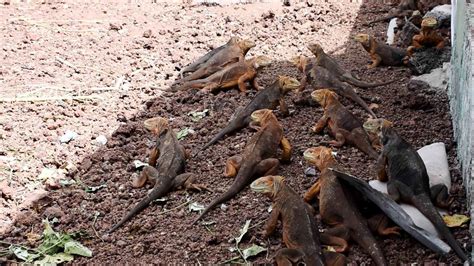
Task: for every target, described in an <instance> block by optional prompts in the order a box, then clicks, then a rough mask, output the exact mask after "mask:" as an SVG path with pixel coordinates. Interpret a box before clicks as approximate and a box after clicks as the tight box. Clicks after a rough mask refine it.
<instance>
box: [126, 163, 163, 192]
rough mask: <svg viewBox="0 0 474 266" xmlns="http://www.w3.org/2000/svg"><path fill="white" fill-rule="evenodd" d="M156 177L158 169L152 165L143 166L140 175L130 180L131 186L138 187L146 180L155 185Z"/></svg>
mask: <svg viewBox="0 0 474 266" xmlns="http://www.w3.org/2000/svg"><path fill="white" fill-rule="evenodd" d="M157 179H158V170H156V168H155V167H152V166H149V165H148V166H145V167H144V168H143V170H142V172H141V173H140V175H138V176H136V177H134V178H133V180H132V187H134V188H140V187H143V186H144V185H145V184H146V182H147V181H148V182H150V183H151V184H152V185H155V183H156V180H157Z"/></svg>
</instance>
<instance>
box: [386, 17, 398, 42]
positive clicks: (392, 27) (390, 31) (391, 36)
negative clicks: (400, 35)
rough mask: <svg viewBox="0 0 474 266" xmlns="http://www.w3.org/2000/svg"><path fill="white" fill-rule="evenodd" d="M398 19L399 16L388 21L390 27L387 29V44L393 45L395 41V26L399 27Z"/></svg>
mask: <svg viewBox="0 0 474 266" xmlns="http://www.w3.org/2000/svg"><path fill="white" fill-rule="evenodd" d="M397 19H398V18H392V19H391V20H390V23H388V29H387V44H388V45H392V44H393V41H394V40H395V28H396V27H397Z"/></svg>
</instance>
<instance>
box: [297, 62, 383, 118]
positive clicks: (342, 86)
mask: <svg viewBox="0 0 474 266" xmlns="http://www.w3.org/2000/svg"><path fill="white" fill-rule="evenodd" d="M315 61H316V60H315V59H313V58H309V59H308V58H305V57H304V56H299V57H294V58H293V59H292V62H293V64H295V66H296V67H297V68H298V69H299V70H300V71H304V72H303V74H304V77H303V79H302V80H301V81H300V83H301V86H300V91H302V90H304V88H305V87H306V84H307V83H308V82H309V83H310V84H311V87H312V88H314V89H321V88H327V89H330V90H332V91H334V92H335V93H337V94H339V95H342V96H344V97H346V98H348V99H350V100H352V101H354V102H355V103H357V104H359V105H360V106H361V107H362V108H364V110H366V111H367V112H368V113H369V114H370V115H372V116H373V117H377V116H376V115H375V113H374V112H373V111H372V109H370V108H369V106H368V105H367V104H366V103H365V102H364V100H362V99H361V98H360V96H359V95H357V93H356V92H355V91H354V89H353V88H352V87H351V86H350V85H348V84H346V83H344V82H341V81H339V79H337V78H336V77H335V76H334V74H332V73H331V72H330V71H329V70H327V69H326V68H324V67H322V66H319V65H317V64H316V62H315Z"/></svg>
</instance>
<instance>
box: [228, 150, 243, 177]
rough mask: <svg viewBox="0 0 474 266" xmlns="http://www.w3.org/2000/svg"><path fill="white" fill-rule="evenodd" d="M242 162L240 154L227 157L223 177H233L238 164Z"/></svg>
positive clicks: (237, 169) (238, 167) (238, 166)
mask: <svg viewBox="0 0 474 266" xmlns="http://www.w3.org/2000/svg"><path fill="white" fill-rule="evenodd" d="M241 163H242V156H240V155H235V156H232V157H230V158H229V159H227V162H226V164H225V170H224V176H225V177H235V176H236V175H237V172H238V171H239V169H240V164H241Z"/></svg>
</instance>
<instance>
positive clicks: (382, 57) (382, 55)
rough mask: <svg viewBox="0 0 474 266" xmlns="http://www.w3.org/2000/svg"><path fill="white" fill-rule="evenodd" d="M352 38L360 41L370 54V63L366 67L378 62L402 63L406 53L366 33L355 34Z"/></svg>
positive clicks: (390, 64) (391, 64)
mask: <svg viewBox="0 0 474 266" xmlns="http://www.w3.org/2000/svg"><path fill="white" fill-rule="evenodd" d="M354 40H356V41H357V42H360V44H362V46H363V47H364V49H365V50H366V51H367V52H368V53H369V54H370V58H371V59H372V64H371V65H368V66H367V68H374V67H377V66H379V65H380V64H384V65H387V66H399V65H403V59H404V58H405V56H406V55H407V52H406V51H405V50H403V49H401V48H398V47H392V46H389V45H387V44H385V43H381V42H378V41H377V40H375V39H374V37H372V36H371V35H368V34H363V33H360V34H357V35H355V36H354Z"/></svg>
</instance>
